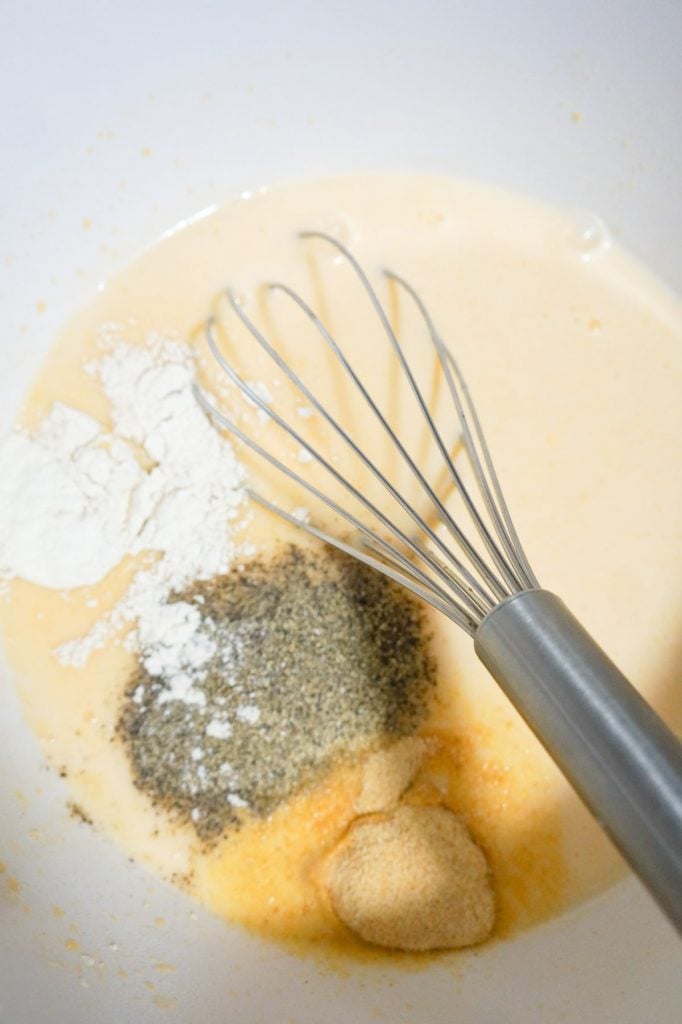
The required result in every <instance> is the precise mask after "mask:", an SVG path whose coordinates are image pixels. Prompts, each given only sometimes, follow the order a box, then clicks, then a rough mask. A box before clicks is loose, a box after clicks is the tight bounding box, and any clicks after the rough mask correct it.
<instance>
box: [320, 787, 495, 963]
mask: <svg viewBox="0 0 682 1024" xmlns="http://www.w3.org/2000/svg"><path fill="white" fill-rule="evenodd" d="M326 882H327V889H328V892H329V896H330V899H331V903H332V906H333V908H334V911H335V912H336V914H337V915H338V917H339V918H340V919H341V920H342V921H343V923H344V924H346V925H347V926H348V928H350V930H351V931H352V932H354V933H355V935H357V936H359V937H360V938H361V939H364V940H365V941H366V942H369V943H372V944H374V945H377V946H384V947H387V948H391V949H400V950H406V951H412V952H422V951H426V950H434V949H458V948H461V947H463V946H472V945H475V944H476V943H479V942H482V941H483V940H484V939H486V938H487V937H488V936H489V935H490V933H491V932H492V929H493V925H494V923H495V896H494V893H493V888H492V882H491V876H490V871H489V869H488V864H487V861H486V858H485V855H484V854H483V851H482V850H481V849H480V848H479V847H478V846H477V845H476V843H474V841H473V839H472V838H471V836H470V834H469V832H468V830H467V829H466V827H465V826H464V825H463V824H462V822H461V821H460V820H459V818H458V817H457V816H456V815H455V814H453V812H452V811H450V810H448V809H447V808H445V807H413V806H410V805H403V806H400V807H398V808H396V810H394V811H393V812H392V813H391V814H390V815H388V816H385V817H381V818H379V817H374V818H363V819H358V820H356V821H355V822H354V823H353V824H352V825H351V827H350V829H349V830H348V833H347V834H346V836H345V838H344V839H343V840H342V841H341V843H340V844H339V846H338V847H337V848H336V850H335V851H334V853H333V854H332V856H331V859H330V861H329V864H328V867H327V877H326Z"/></svg>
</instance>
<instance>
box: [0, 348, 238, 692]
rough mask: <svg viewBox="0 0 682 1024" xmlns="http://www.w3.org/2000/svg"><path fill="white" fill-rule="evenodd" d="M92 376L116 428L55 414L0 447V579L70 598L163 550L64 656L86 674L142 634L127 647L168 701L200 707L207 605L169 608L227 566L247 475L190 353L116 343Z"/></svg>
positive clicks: (78, 415)
mask: <svg viewBox="0 0 682 1024" xmlns="http://www.w3.org/2000/svg"><path fill="white" fill-rule="evenodd" d="M88 370H89V372H90V373H91V374H92V375H93V376H94V377H96V378H97V379H98V380H99V381H100V383H101V384H102V387H103V390H104V393H105V395H106V397H107V398H108V400H109V403H110V407H111V421H112V430H111V432H108V431H106V430H104V429H103V427H102V426H101V425H100V424H99V423H98V422H97V421H96V420H94V419H93V418H92V417H90V416H86V415H85V414H84V413H82V412H80V411H78V410H77V409H73V408H70V407H68V406H65V405H61V404H55V405H54V406H53V408H52V410H51V411H50V413H49V414H48V415H47V417H46V418H45V419H44V420H43V422H42V423H41V424H40V426H39V427H38V429H37V430H36V431H35V433H33V434H29V433H27V432H26V431H23V430H15V431H13V432H12V433H11V434H9V436H8V437H7V438H5V440H4V441H2V443H0V572H2V573H3V574H4V575H5V576H9V577H12V576H21V577H23V578H24V579H27V580H30V581H32V582H34V583H39V584H41V585H42V586H46V587H53V588H56V589H65V588H72V587H79V586H85V585H92V584H95V583H97V582H99V581H100V580H102V579H103V578H104V577H105V576H106V575H107V573H109V572H110V571H111V570H112V569H113V568H114V567H115V566H116V565H117V564H118V563H119V562H120V561H121V559H122V558H123V557H124V556H126V555H140V554H141V553H143V552H150V553H153V554H150V556H149V557H150V559H153V561H150V564H149V565H148V566H145V567H144V568H142V569H141V570H140V571H138V572H137V573H136V575H135V576H134V578H133V580H132V582H131V584H130V586H129V587H128V589H127V591H126V593H125V594H124V596H123V598H122V600H121V601H120V602H119V603H118V604H117V605H116V606H115V608H114V609H113V610H112V611H110V612H109V613H108V614H107V615H105V616H104V617H103V618H101V619H100V620H99V621H98V622H96V623H95V625H94V627H93V628H92V629H91V630H90V632H89V633H88V634H87V635H86V636H85V637H78V638H76V639H74V640H73V641H71V642H69V643H66V644H64V645H63V646H62V647H61V648H59V650H58V656H59V658H60V661H62V662H63V663H64V664H67V665H74V666H82V665H84V664H85V663H86V662H87V660H88V657H89V656H90V654H91V653H92V651H94V650H96V649H97V648H99V647H101V646H103V645H104V644H105V643H107V641H108V640H110V639H111V638H112V636H113V635H114V634H116V633H117V632H119V631H120V630H122V629H124V628H125V627H131V626H132V627H133V628H132V630H131V631H130V632H129V633H128V635H127V637H126V641H125V642H126V646H128V647H129V648H130V649H133V650H139V651H140V654H141V659H142V662H143V664H144V666H145V668H146V669H147V670H148V671H149V672H150V673H151V674H153V675H155V676H158V677H161V678H162V679H163V680H164V681H165V683H166V687H167V689H166V691H165V693H164V694H163V696H164V698H165V699H167V700H184V701H187V702H189V703H197V704H202V703H203V702H204V696H203V694H202V693H201V690H200V688H199V685H198V684H200V683H201V680H202V678H203V675H202V670H203V669H204V666H206V665H207V663H208V662H209V661H210V659H211V658H212V657H213V656H214V654H215V652H216V647H215V643H214V642H213V641H212V640H211V639H210V637H208V636H207V635H206V633H205V632H204V633H202V632H201V630H200V626H201V625H202V620H201V613H200V611H199V608H197V607H195V606H194V605H193V604H189V603H187V602H185V601H176V602H174V603H170V604H169V603H168V599H169V597H170V596H171V595H172V594H173V593H177V592H178V591H181V590H182V589H183V588H185V587H187V586H188V585H189V584H190V583H192V582H193V581H195V580H202V579H209V578H211V577H212V576H214V575H217V574H220V573H224V572H226V571H227V570H228V569H229V567H230V565H231V563H232V560H233V558H234V556H235V554H236V553H237V552H236V550H235V545H234V541H233V538H232V530H233V528H234V522H235V517H236V516H237V514H238V511H239V509H240V506H242V503H243V502H244V500H245V498H244V490H243V480H244V473H243V469H242V467H241V465H240V464H239V463H238V462H237V460H236V458H235V456H234V452H233V450H232V447H231V445H230V444H229V442H228V441H227V440H226V439H224V438H223V437H221V436H220V435H219V434H218V433H217V431H216V430H214V428H213V427H212V426H211V424H210V423H209V422H208V420H207V419H206V417H205V415H204V413H203V412H202V411H201V410H200V408H199V406H198V405H197V403H196V400H195V398H194V395H193V393H192V381H193V377H194V363H193V357H192V353H191V350H190V348H189V347H188V346H187V345H185V344H183V343H180V342H175V341H169V340H164V339H161V338H158V337H152V338H151V339H150V340H149V343H148V345H147V346H145V347H142V346H135V345H129V344H126V343H125V342H121V341H118V342H113V343H111V344H109V346H108V351H107V352H106V354H105V355H104V356H103V357H102V358H100V359H98V360H97V361H96V362H94V363H92V364H91V365H90V366H89V367H88ZM138 699H140V700H141V699H142V694H140V696H139V698H138Z"/></svg>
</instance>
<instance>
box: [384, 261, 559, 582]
mask: <svg viewBox="0 0 682 1024" xmlns="http://www.w3.org/2000/svg"><path fill="white" fill-rule="evenodd" d="M384 273H385V274H386V276H387V277H388V278H389V279H390V280H392V281H395V282H396V284H398V285H400V287H401V288H403V289H404V290H405V292H406V293H407V294H408V295H409V296H410V297H411V299H412V300H413V302H414V303H415V305H416V307H417V309H418V310H419V313H420V314H421V317H422V319H423V320H424V322H425V324H426V326H427V329H428V331H429V335H430V338H431V341H432V343H433V345H434V348H435V349H436V352H437V355H438V359H439V363H440V366H441V368H442V370H443V374H444V376H445V380H446V383H447V385H448V390H449V391H450V395H451V398H452V401H453V405H454V407H455V411H456V413H457V418H458V420H459V423H460V426H461V428H462V435H463V439H464V446H465V450H466V453H467V456H468V458H469V462H470V465H471V467H472V469H473V472H474V475H475V477H476V482H477V484H478V487H479V490H480V493H481V496H482V498H483V501H484V503H485V506H486V509H487V510H488V514H489V516H490V518H491V520H492V522H493V525H494V528H495V532H496V534H497V536H498V539H499V540H500V542H501V544H502V546H503V547H504V550H505V552H506V554H507V556H508V558H509V559H510V561H511V563H512V565H513V566H514V567H515V570H516V574H517V575H516V586H517V588H523V587H527V588H529V589H531V588H536V587H538V586H539V584H538V581H537V578H536V576H535V574H534V572H533V570H532V569H531V567H530V564H529V562H528V559H527V557H526V554H525V552H524V550H523V546H522V544H521V541H520V539H519V536H518V533H517V532H516V528H515V527H514V523H513V520H512V518H511V515H510V513H509V508H508V506H507V502H506V500H505V497H504V494H503V493H502V488H501V487H500V483H499V479H498V476H497V473H496V471H495V467H494V464H493V461H492V457H491V455H490V449H489V448H488V443H487V441H486V439H485V435H484V433H483V429H482V427H481V423H480V420H479V417H478V413H477V411H476V406H475V405H474V402H473V399H472V397H471V392H470V391H469V386H468V384H467V382H466V379H465V378H464V375H463V373H462V371H461V370H460V368H459V364H458V363H457V361H456V359H455V358H454V356H453V355H452V353H451V352H450V351H449V349H448V348H447V346H446V345H445V343H444V341H443V339H442V338H441V336H440V334H439V333H438V331H437V330H436V327H435V324H434V323H433V320H432V319H431V315H430V313H429V311H428V310H427V308H426V306H425V305H424V302H423V301H422V299H421V297H420V295H419V294H418V293H417V292H416V291H415V290H414V288H413V287H412V286H411V285H410V284H409V283H408V282H407V281H405V279H404V278H402V277H400V276H399V275H398V274H395V273H393V271H390V270H386V271H384ZM453 373H454V377H453ZM455 378H456V381H455ZM460 391H461V396H460ZM462 398H463V399H464V401H462ZM465 407H466V408H465ZM467 410H468V415H467ZM469 417H470V418H471V422H472V423H473V428H474V429H473V433H472V431H471V428H470V426H469ZM477 445H478V448H477ZM479 448H480V452H481V456H482V459H483V464H482V463H481V457H479V453H478V449H479ZM443 457H444V459H445V460H446V462H447V463H448V465H452V460H451V459H450V457H449V454H448V453H447V451H446V452H444V453H443ZM484 466H485V471H484V468H483V467H484ZM452 470H453V473H455V472H456V471H455V469H454V466H453V467H452ZM486 471H487V476H486Z"/></svg>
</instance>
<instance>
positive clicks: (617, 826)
mask: <svg viewBox="0 0 682 1024" xmlns="http://www.w3.org/2000/svg"><path fill="white" fill-rule="evenodd" d="M474 644H475V648H476V653H477V654H478V657H479V658H480V659H481V661H482V662H483V664H484V665H485V666H486V668H487V669H488V670H489V671H490V673H491V674H492V675H493V676H494V678H495V679H496V680H497V682H498V683H499V684H500V686H501V687H502V689H503V690H504V692H505V693H506V694H507V696H508V697H509V699H510V700H511V701H512V703H513V704H514V705H515V707H516V708H517V710H518V711H519V712H520V713H521V715H522V716H523V717H524V718H525V720H526V722H527V723H528V725H529V726H530V727H531V729H532V730H533V731H534V732H535V734H536V735H537V737H538V739H539V740H540V741H541V743H542V744H543V745H544V746H545V747H546V749H547V751H548V752H549V753H550V754H551V756H552V757H553V758H554V760H555V761H556V763H557V764H558V766H559V767H560V768H561V770H562V771H563V772H564V774H565V775H566V777H567V778H568V780H569V781H570V782H571V783H572V785H573V786H574V788H575V789H576V791H577V792H578V794H579V796H580V797H581V798H582V799H583V800H584V801H585V803H586V804H587V806H588V807H589V808H590V810H591V811H592V813H593V814H594V815H595V817H596V818H597V820H598V821H599V822H600V823H601V825H602V826H603V828H604V829H605V831H606V832H607V834H608V835H609V836H610V837H611V839H612V840H613V842H614V843H615V845H616V846H617V847H618V849H619V850H620V852H621V853H622V854H623V856H624V857H625V859H626V860H627V861H628V862H629V864H630V866H631V867H632V868H633V870H634V871H635V872H636V873H637V874H638V875H639V877H640V878H641V880H642V881H643V882H644V884H645V885H646V886H647V887H648V889H649V891H650V892H651V894H652V895H653V896H654V898H655V899H656V900H657V902H658V903H659V905H660V906H661V908H662V909H663V911H664V912H665V913H666V914H667V915H668V917H669V918H670V920H671V921H672V922H673V924H674V925H675V927H676V928H677V929H678V931H680V932H682V744H681V743H680V742H679V740H678V739H677V738H676V737H675V735H674V734H673V733H672V732H671V731H670V729H668V727H667V726H666V725H665V724H664V723H663V722H662V721H661V719H660V718H659V717H658V715H656V713H655V712H654V711H653V710H652V708H650V707H649V705H648V704H647V703H646V701H645V700H644V699H643V698H642V697H641V696H640V695H639V693H638V692H637V691H636V690H635V688H634V687H633V686H632V685H631V684H630V683H629V682H628V681H627V679H626V678H625V676H624V675H623V674H622V673H621V672H620V671H619V669H617V668H616V666H615V665H614V664H613V662H612V661H611V660H610V658H608V657H607V655H606V654H605V653H604V651H602V649H601V648H600V647H599V646H598V645H597V644H596V643H595V641H594V640H593V639H592V637H591V636H590V635H589V633H587V631H586V630H585V629H584V628H583V627H582V626H581V625H580V623H579V622H578V620H577V619H576V618H575V617H574V616H573V615H572V614H571V612H569V610H568V609H567V608H566V606H565V605H564V603H563V602H562V601H561V600H560V599H559V598H558V597H556V596H555V595H554V594H551V593H549V592H548V591H546V590H529V591H525V592H523V593H520V594H516V595H514V596H513V597H511V598H508V599H507V600H506V601H503V602H502V603H501V604H500V605H498V606H497V607H496V608H495V609H494V610H493V611H492V612H490V613H489V614H488V615H487V617H486V618H485V619H484V620H483V622H482V623H481V625H480V626H479V627H478V630H477V632H476V634H475V637H474Z"/></svg>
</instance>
